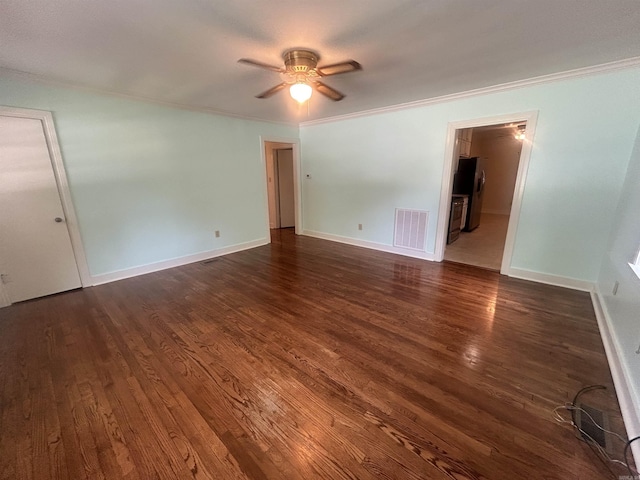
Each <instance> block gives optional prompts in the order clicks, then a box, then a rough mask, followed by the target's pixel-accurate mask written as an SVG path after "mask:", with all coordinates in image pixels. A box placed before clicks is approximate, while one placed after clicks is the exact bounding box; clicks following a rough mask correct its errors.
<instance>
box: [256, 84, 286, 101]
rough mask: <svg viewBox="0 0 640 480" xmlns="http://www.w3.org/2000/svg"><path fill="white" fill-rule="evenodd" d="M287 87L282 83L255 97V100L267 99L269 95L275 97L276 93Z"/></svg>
mask: <svg viewBox="0 0 640 480" xmlns="http://www.w3.org/2000/svg"><path fill="white" fill-rule="evenodd" d="M287 86H288V84H287V83H284V82H283V83H281V84H280V85H276V86H275V87H271V88H270V89H269V90H267V91H266V92H262V93H261V94H260V95H256V98H269V97H270V96H271V95H275V94H276V93H278V92H279V91H280V90H282V89H283V88H286V87H287Z"/></svg>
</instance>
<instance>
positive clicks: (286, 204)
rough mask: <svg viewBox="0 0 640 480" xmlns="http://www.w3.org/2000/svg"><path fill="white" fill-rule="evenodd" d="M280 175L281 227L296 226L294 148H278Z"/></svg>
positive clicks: (277, 158) (278, 172) (277, 162)
mask: <svg viewBox="0 0 640 480" xmlns="http://www.w3.org/2000/svg"><path fill="white" fill-rule="evenodd" d="M275 165H276V172H277V175H278V209H279V213H280V215H279V217H280V228H288V227H295V226H296V207H295V200H294V189H293V149H291V148H288V149H283V150H276V162H275Z"/></svg>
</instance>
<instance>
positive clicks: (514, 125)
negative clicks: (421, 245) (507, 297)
mask: <svg viewBox="0 0 640 480" xmlns="http://www.w3.org/2000/svg"><path fill="white" fill-rule="evenodd" d="M498 118H500V117H498ZM534 124H535V115H534V114H523V115H522V116H520V117H518V116H510V118H508V119H507V120H504V119H499V120H497V121H494V122H492V121H490V120H488V119H487V121H486V123H479V122H473V126H466V125H462V128H454V129H453V132H451V133H452V139H451V140H453V145H452V148H451V163H450V168H449V169H448V171H447V172H445V179H448V180H449V181H448V185H446V192H448V195H447V198H446V199H444V202H446V209H447V211H446V212H445V213H444V214H445V215H446V217H447V221H446V225H445V226H444V232H443V233H444V234H445V235H443V237H444V238H442V250H441V257H440V258H439V259H444V260H446V261H451V262H456V263H464V264H468V265H474V266H478V267H482V268H487V269H491V270H497V271H500V272H501V273H503V274H508V273H509V269H510V263H511V254H512V252H513V242H514V239H515V230H516V227H517V220H518V217H519V211H520V200H521V197H522V193H523V189H524V178H525V175H526V166H527V164H528V159H529V154H530V150H531V139H532V133H533V126H534ZM450 128H451V126H450ZM443 188H445V185H444V182H443ZM441 214H442V209H441ZM439 240H440V238H439Z"/></svg>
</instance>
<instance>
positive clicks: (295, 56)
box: [282, 50, 320, 73]
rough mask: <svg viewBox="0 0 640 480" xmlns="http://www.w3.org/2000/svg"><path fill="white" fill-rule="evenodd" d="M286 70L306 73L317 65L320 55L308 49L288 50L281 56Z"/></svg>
mask: <svg viewBox="0 0 640 480" xmlns="http://www.w3.org/2000/svg"><path fill="white" fill-rule="evenodd" d="M282 58H283V59H284V64H285V66H286V67H287V70H288V71H290V72H292V73H306V72H309V71H311V70H313V69H314V68H316V66H317V65H318V60H319V59H320V57H319V56H318V54H316V53H314V52H312V51H310V50H289V51H287V52H285V53H284V55H283V56H282Z"/></svg>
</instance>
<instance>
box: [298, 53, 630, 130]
mask: <svg viewBox="0 0 640 480" xmlns="http://www.w3.org/2000/svg"><path fill="white" fill-rule="evenodd" d="M639 66H640V57H632V58H627V59H624V60H617V61H615V62H609V63H603V64H600V65H593V66H590V67H583V68H576V69H573V70H567V71H564V72H559V73H551V74H548V75H541V76H539V77H532V78H527V79H525V80H517V81H515V82H508V83H500V84H498V85H493V86H490V87H483V88H476V89H473V90H467V91H464V92H458V93H451V94H449V95H441V96H439V97H432V98H427V99H424V100H416V101H413V102H406V103H399V104H396V105H390V106H387V107H379V108H372V109H370V110H363V111H360V112H355V113H347V114H344V115H336V116H333V117H325V118H319V119H317V120H309V121H307V122H300V123H299V124H298V125H299V127H308V126H312V125H320V124H323V123H333V122H339V121H342V120H348V119H352V118H360V117H368V116H370V115H378V114H381V113H389V112H396V111H399V110H406V109H409V108H417V107H425V106H428V105H435V104H438V103H445V102H452V101H454V100H460V99H463V98H470V97H476V96H478V95H487V94H489V93H498V92H505V91H508V90H514V89H517V88H523V87H530V86H533V85H540V84H544V83H550V82H557V81H561V80H567V79H570V78H578V77H586V76H591V75H597V74H602V73H609V72H613V71H616V70H625V69H628V68H635V67H639Z"/></svg>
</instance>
